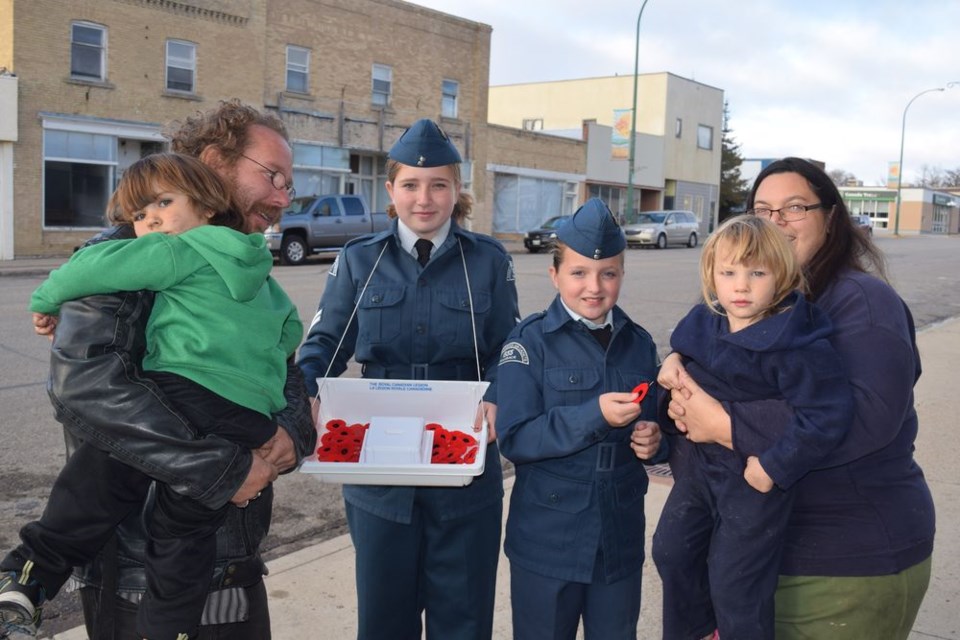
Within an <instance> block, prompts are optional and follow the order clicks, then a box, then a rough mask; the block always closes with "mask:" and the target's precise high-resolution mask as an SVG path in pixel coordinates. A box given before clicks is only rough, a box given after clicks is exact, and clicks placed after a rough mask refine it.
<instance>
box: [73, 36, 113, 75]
mask: <svg viewBox="0 0 960 640" xmlns="http://www.w3.org/2000/svg"><path fill="white" fill-rule="evenodd" d="M106 51H107V30H106V29H105V28H104V27H101V26H98V25H95V24H90V23H89V22H74V23H73V26H72V28H71V30H70V77H72V78H78V79H81V80H101V81H102V80H106V78H107V56H106Z"/></svg>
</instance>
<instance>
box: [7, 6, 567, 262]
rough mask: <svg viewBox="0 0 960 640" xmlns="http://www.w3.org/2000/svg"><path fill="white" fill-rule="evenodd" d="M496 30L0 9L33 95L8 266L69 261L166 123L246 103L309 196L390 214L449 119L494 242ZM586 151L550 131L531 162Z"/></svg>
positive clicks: (453, 23)
mask: <svg viewBox="0 0 960 640" xmlns="http://www.w3.org/2000/svg"><path fill="white" fill-rule="evenodd" d="M490 33H491V28H490V27H489V26H487V25H484V24H480V23H476V22H472V21H469V20H464V19H461V18H457V17H455V16H450V15H447V14H443V13H440V12H437V11H433V10H429V9H426V8H423V7H419V6H417V5H413V4H410V3H407V2H401V1H399V0H270V1H269V2H267V1H266V0H84V1H83V2H75V3H68V4H65V3H63V2H61V1H60V0H0V34H2V35H3V37H2V38H0V68H6V70H7V71H8V72H10V73H12V74H15V76H16V81H17V82H16V83H15V84H18V85H19V95H18V96H17V97H15V98H14V99H13V101H12V104H15V105H16V106H15V109H16V111H15V113H14V114H11V116H15V117H16V120H17V122H18V127H17V128H18V130H17V132H16V134H17V135H16V136H14V140H11V141H10V142H9V143H8V144H10V145H12V147H13V153H12V158H13V159H12V162H10V163H6V164H8V165H11V166H9V167H7V172H8V178H7V179H6V180H4V179H0V189H3V190H5V191H6V197H8V198H9V199H10V200H11V201H12V202H13V205H12V206H11V207H9V211H7V210H6V209H4V208H2V207H0V215H4V212H5V211H6V215H7V216H8V217H9V216H12V218H13V219H12V221H8V222H12V223H11V224H8V225H6V226H5V225H3V224H0V233H6V234H7V235H8V236H9V235H11V234H12V242H10V240H11V238H10V237H6V238H2V239H0V246H5V244H4V243H5V242H6V243H7V244H9V245H10V246H11V247H12V249H11V250H9V251H7V252H5V253H4V255H2V256H0V257H3V258H12V257H15V256H19V257H25V256H49V255H64V254H66V253H68V252H69V251H70V250H71V249H72V248H73V247H74V246H76V245H77V244H79V243H80V242H82V241H83V240H84V239H86V238H88V237H89V236H90V235H91V234H92V232H94V231H95V230H97V229H99V228H101V227H102V226H103V210H104V205H105V204H106V201H107V198H108V197H109V194H110V192H111V191H112V189H113V188H114V186H115V185H116V182H117V180H118V179H119V176H120V175H122V172H123V170H124V168H125V167H126V166H129V165H130V164H131V163H132V162H134V161H136V160H137V159H139V158H140V157H141V156H142V155H144V154H146V153H149V152H153V151H156V150H158V149H161V148H163V147H164V144H165V141H164V138H163V136H162V131H163V128H164V126H165V125H166V124H168V123H170V122H171V121H176V120H178V119H181V118H183V117H186V116H189V115H192V114H194V113H196V112H197V111H201V110H205V109H207V108H210V107H212V106H215V105H216V104H217V102H218V101H219V100H224V99H230V98H239V99H241V100H243V101H244V102H247V103H250V104H252V105H254V106H256V107H258V108H261V109H265V110H267V111H273V112H274V113H276V114H278V115H279V116H280V117H281V119H282V120H283V121H284V122H285V123H286V125H287V127H288V129H289V132H290V137H291V141H292V143H293V147H294V184H295V186H296V188H297V191H298V193H300V194H310V193H321V192H347V193H363V194H364V195H365V196H366V197H367V199H368V201H369V202H370V203H371V206H372V207H373V208H374V209H375V210H384V209H385V208H386V205H387V199H386V193H385V191H384V189H383V186H382V183H383V180H384V171H383V167H384V161H385V157H386V151H387V150H389V148H390V146H391V145H392V144H393V142H394V141H395V140H396V138H397V137H398V136H399V135H400V133H402V131H403V129H404V128H405V127H407V126H408V125H410V124H411V123H412V122H414V121H415V120H416V119H418V118H422V117H429V118H434V119H436V120H437V121H438V122H440V124H441V126H442V127H444V129H445V130H446V132H447V133H448V134H449V135H450V137H451V138H452V139H453V141H454V142H455V144H456V145H457V147H458V148H459V149H460V151H461V153H462V155H463V157H464V160H465V163H466V165H465V167H464V176H465V180H466V181H467V187H468V188H470V189H471V190H472V192H473V193H474V196H475V199H476V201H477V205H476V207H475V209H474V215H473V219H472V221H471V224H472V226H473V228H475V229H476V230H478V231H485V232H490V231H492V226H493V209H492V206H493V198H492V193H491V192H492V189H493V186H492V182H493V181H494V179H495V174H496V172H495V171H490V170H489V169H488V167H489V166H491V164H492V166H499V165H500V164H502V165H503V166H507V167H509V166H512V165H514V164H516V160H515V159H513V158H507V159H506V160H505V161H503V162H500V163H499V164H498V160H497V159H496V158H497V157H500V158H503V157H504V156H505V155H507V154H509V155H513V151H512V150H507V151H506V152H505V153H500V152H498V151H497V150H496V149H491V145H490V144H488V141H487V138H488V133H487V132H488V128H487V125H486V119H487V98H488V96H487V92H488V83H489V60H490ZM7 102H10V101H7ZM0 104H6V103H4V102H3V101H0ZM8 110H9V107H8ZM580 146H582V145H580ZM570 149H574V150H575V151H573V156H572V161H571V159H570V158H569V157H568V155H569V154H570V153H571V152H570ZM576 149H579V146H578V145H577V144H576V143H573V144H571V143H570V142H569V141H565V140H558V141H554V140H553V139H551V138H549V137H544V139H543V140H537V141H533V142H531V147H530V149H529V151H530V152H529V153H527V154H525V157H534V158H536V160H535V166H540V167H543V166H547V167H548V168H549V170H550V171H556V170H559V171H560V173H561V174H562V175H563V176H568V174H570V175H574V176H576V175H578V174H580V173H582V158H583V152H582V150H581V151H576ZM491 153H493V154H495V156H493V157H492V156H491ZM551 163H553V164H555V165H557V166H551ZM578 163H581V164H580V165H578ZM5 166H6V165H5V164H4V163H0V170H3V169H4V167H5ZM11 192H12V196H11ZM4 197H5V196H4V194H0V202H3V201H4V200H3V198H4Z"/></svg>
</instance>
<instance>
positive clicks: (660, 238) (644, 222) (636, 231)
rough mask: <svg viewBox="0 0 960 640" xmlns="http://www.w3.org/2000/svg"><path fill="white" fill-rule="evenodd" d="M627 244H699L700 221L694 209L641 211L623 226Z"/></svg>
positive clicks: (663, 245) (655, 245)
mask: <svg viewBox="0 0 960 640" xmlns="http://www.w3.org/2000/svg"><path fill="white" fill-rule="evenodd" d="M623 232H624V233H625V234H626V236H627V246H654V247H656V248H657V249H665V248H666V247H667V245H671V244H685V245H687V246H688V247H690V248H693V247H696V246H697V239H698V237H699V235H698V234H699V233H700V223H699V222H698V221H697V216H696V214H694V213H693V212H692V211H641V212H640V213H639V214H637V217H636V219H635V220H634V221H632V222H629V223H628V224H625V225H624V226H623Z"/></svg>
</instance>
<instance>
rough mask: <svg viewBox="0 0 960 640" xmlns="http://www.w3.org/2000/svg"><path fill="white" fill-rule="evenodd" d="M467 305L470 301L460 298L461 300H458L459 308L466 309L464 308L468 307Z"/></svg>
mask: <svg viewBox="0 0 960 640" xmlns="http://www.w3.org/2000/svg"><path fill="white" fill-rule="evenodd" d="M469 306H470V302H469V301H468V300H461V301H460V308H461V309H466V308H467V307H469Z"/></svg>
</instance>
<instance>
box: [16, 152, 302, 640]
mask: <svg viewBox="0 0 960 640" xmlns="http://www.w3.org/2000/svg"><path fill="white" fill-rule="evenodd" d="M229 203H230V201H229V197H228V194H227V191H226V188H225V186H224V185H223V184H222V182H221V181H220V178H219V177H218V176H217V175H216V173H214V172H213V170H211V169H210V168H208V167H207V166H206V165H204V164H203V163H202V162H200V161H199V160H197V159H195V158H191V157H189V156H184V155H180V154H174V153H162V154H155V155H150V156H147V157H145V158H143V159H141V160H139V161H138V162H136V163H134V164H133V165H132V166H131V167H129V168H128V169H127V170H126V171H125V173H124V175H123V178H122V179H121V181H120V184H119V185H118V187H117V190H116V192H115V193H114V194H113V196H112V197H111V200H110V203H109V205H108V209H109V212H110V216H111V218H112V219H113V221H115V222H119V223H122V224H131V225H132V226H133V229H134V231H135V233H136V235H137V236H138V237H137V238H135V239H131V240H116V241H111V242H103V243H100V244H95V245H92V246H89V247H87V248H85V249H82V250H80V251H79V252H77V253H76V254H74V256H73V257H72V258H71V260H70V261H69V262H67V263H66V264H65V265H64V266H62V267H61V268H60V269H57V270H55V271H53V272H52V273H51V274H50V277H49V278H48V279H47V280H46V281H45V282H44V283H42V284H41V285H40V287H38V288H37V290H36V291H35V292H34V293H33V297H32V299H31V303H30V309H31V311H33V312H34V313H44V314H56V313H57V312H58V311H59V308H60V305H61V304H63V303H64V302H66V301H68V300H72V299H76V298H81V297H86V296H90V295H95V294H108V293H115V292H119V291H139V290H150V291H155V292H156V297H155V301H154V305H153V310H152V312H151V314H150V318H149V320H148V322H147V331H146V354H145V356H144V359H143V367H144V373H145V375H146V376H147V377H149V378H151V379H152V380H153V381H154V382H156V383H157V385H158V386H159V387H160V389H161V390H162V392H163V394H164V396H165V397H166V398H167V399H169V400H170V401H171V402H172V403H173V404H174V406H175V407H176V408H177V410H178V411H180V413H182V414H183V415H184V416H185V418H186V419H187V421H188V422H189V423H190V424H191V425H193V426H194V427H195V428H196V429H197V438H198V439H199V438H206V437H220V438H224V439H227V440H229V441H231V442H234V443H235V444H237V445H240V446H241V447H243V448H248V449H256V448H258V447H260V446H261V445H263V444H264V443H266V442H267V441H268V440H269V439H270V438H271V437H272V436H273V435H274V434H275V432H276V429H277V427H276V423H275V422H274V420H273V419H272V417H271V413H273V412H276V411H280V410H281V409H282V408H283V407H284V406H285V405H286V400H285V398H284V396H283V385H284V382H285V380H286V377H287V360H288V358H289V357H290V356H291V355H292V354H293V353H294V351H295V350H296V348H297V346H298V345H299V343H300V340H301V338H302V333H303V327H302V324H301V323H300V320H299V318H298V316H297V311H296V307H295V306H294V305H293V303H292V302H291V301H290V299H289V298H288V297H287V295H286V293H284V291H283V290H282V289H281V288H280V286H279V285H278V284H277V283H276V282H275V281H274V280H273V279H272V278H270V277H269V272H270V269H271V267H272V266H273V258H272V256H271V255H270V252H269V250H268V249H267V248H266V245H265V240H264V237H263V236H262V235H260V234H251V235H246V234H243V233H241V232H240V231H237V230H235V229H238V228H240V226H241V224H242V220H241V218H240V216H239V214H237V213H235V212H233V211H232V210H231V207H230V204H229ZM231 227H232V228H231ZM91 444H92V445H93V446H94V447H97V443H96V442H92V443H91ZM84 449H91V447H86V448H81V450H80V451H83V450H84ZM77 473H81V474H85V475H89V474H99V477H98V480H99V478H102V482H99V486H102V487H103V488H104V490H103V491H102V492H100V495H95V496H91V495H75V492H71V490H70V484H71V483H70V480H69V479H70V478H71V477H75V475H74V474H77ZM151 482H152V478H151V477H150V475H149V470H144V469H135V468H133V467H132V466H128V465H126V464H124V463H120V462H118V461H116V460H115V459H113V458H110V457H107V456H103V455H96V456H94V457H92V458H90V459H78V455H74V456H72V457H71V458H70V459H69V460H68V461H67V464H66V465H65V467H64V469H63V470H62V471H61V474H60V477H59V478H58V479H57V482H56V483H55V484H54V487H53V490H52V491H51V495H50V498H49V502H48V505H47V508H46V510H45V512H44V515H43V516H42V517H41V519H40V520H38V521H36V522H32V523H29V524H28V525H26V526H25V527H24V528H23V529H22V530H21V538H22V539H23V544H21V545H20V546H19V547H17V548H16V549H15V550H14V551H12V552H11V553H10V554H9V555H8V556H7V557H6V558H5V559H4V560H3V562H2V564H0V571H2V572H3V574H5V575H3V577H2V578H0V637H5V635H6V633H7V632H9V631H13V630H18V631H23V630H26V631H27V632H30V631H35V630H36V626H37V625H38V624H39V621H40V604H41V603H42V602H43V601H44V600H45V599H46V598H51V597H53V596H54V595H56V593H57V591H59V589H60V587H61V586H62V585H63V583H64V582H65V581H66V579H67V578H68V577H69V575H70V571H71V567H73V566H75V565H79V564H82V563H84V562H86V561H88V560H90V559H91V558H92V557H93V556H94V555H95V554H96V553H97V552H98V551H99V549H100V547H102V546H103V544H104V543H105V542H106V540H107V539H108V538H109V536H110V535H111V533H112V531H113V529H114V526H115V524H116V523H117V522H118V521H119V520H121V519H122V518H123V517H124V516H125V515H126V514H127V513H128V512H129V511H130V510H131V509H134V508H138V507H139V506H140V505H141V504H142V502H143V500H144V499H145V498H146V496H147V491H148V489H149V487H150V485H151ZM240 506H242V505H240ZM226 510H227V505H226V504H225V505H223V506H222V507H221V508H219V509H216V510H211V509H209V508H207V507H204V506H203V505H201V504H200V503H198V502H197V501H195V500H192V499H190V498H186V497H184V496H182V495H180V494H178V493H176V492H175V491H173V490H172V489H171V488H170V487H169V486H168V485H164V484H160V483H158V485H157V493H156V503H155V505H154V507H153V510H152V519H151V521H150V522H149V523H148V525H147V530H148V532H149V534H150V544H149V545H148V549H147V567H146V569H147V593H146V595H145V596H144V599H143V601H142V603H141V606H140V608H139V618H138V623H137V626H138V632H139V633H141V634H143V636H144V637H147V638H150V639H151V640H163V639H164V638H171V639H178V640H179V639H181V638H187V637H188V636H191V635H193V634H194V633H196V630H197V627H198V625H199V622H200V615H201V613H202V608H203V603H204V601H205V597H204V594H206V592H207V589H208V585H209V583H210V580H211V577H212V573H213V561H214V558H215V555H216V554H215V544H216V538H215V535H214V534H215V532H216V530H217V529H218V528H219V527H220V525H221V524H222V523H223V521H224V518H225V517H226Z"/></svg>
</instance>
